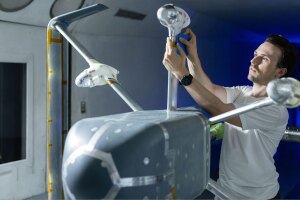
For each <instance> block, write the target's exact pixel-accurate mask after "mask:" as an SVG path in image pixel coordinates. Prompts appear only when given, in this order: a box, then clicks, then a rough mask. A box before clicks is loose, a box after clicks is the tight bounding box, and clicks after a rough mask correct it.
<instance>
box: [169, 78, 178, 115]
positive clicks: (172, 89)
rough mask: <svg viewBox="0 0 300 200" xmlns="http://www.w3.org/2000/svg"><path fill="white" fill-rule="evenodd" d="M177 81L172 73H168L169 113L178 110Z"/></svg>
mask: <svg viewBox="0 0 300 200" xmlns="http://www.w3.org/2000/svg"><path fill="white" fill-rule="evenodd" d="M177 87H178V85H177V79H176V78H175V77H174V76H173V74H172V73H171V72H168V97H167V111H172V110H176V107H177Z"/></svg>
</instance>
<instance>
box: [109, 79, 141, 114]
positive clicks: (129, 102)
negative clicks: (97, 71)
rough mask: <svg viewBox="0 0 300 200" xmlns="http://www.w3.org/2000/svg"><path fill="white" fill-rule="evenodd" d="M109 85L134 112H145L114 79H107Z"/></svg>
mask: <svg viewBox="0 0 300 200" xmlns="http://www.w3.org/2000/svg"><path fill="white" fill-rule="evenodd" d="M105 80H106V81H107V83H108V84H109V85H110V86H111V88H112V89H113V90H114V91H115V92H116V93H117V94H118V95H119V96H120V97H121V98H122V99H123V100H124V101H125V102H126V103H127V105H128V106H129V107H130V108H131V109H132V110H133V111H140V110H143V109H142V107H141V106H139V105H138V104H137V103H136V102H135V101H134V100H133V99H132V98H131V97H130V96H129V95H128V93H127V92H126V91H125V90H124V89H123V88H122V87H121V85H120V84H119V83H118V82H117V81H116V80H112V79H107V78H105Z"/></svg>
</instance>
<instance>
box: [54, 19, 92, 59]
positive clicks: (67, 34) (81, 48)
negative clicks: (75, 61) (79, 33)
mask: <svg viewBox="0 0 300 200" xmlns="http://www.w3.org/2000/svg"><path fill="white" fill-rule="evenodd" d="M54 27H55V28H56V29H57V30H58V31H59V32H60V33H61V34H62V35H63V36H64V38H66V40H68V42H69V43H70V44H71V45H72V46H73V47H74V49H76V51H77V52H78V53H79V54H80V55H81V56H82V57H83V58H84V59H85V61H86V62H87V63H88V64H91V60H92V59H93V60H95V59H94V57H93V56H92V55H91V54H90V53H89V52H88V50H86V48H85V47H84V46H82V45H81V44H80V43H79V42H78V41H77V39H76V38H74V37H73V36H72V35H71V33H70V32H69V31H68V30H67V29H65V28H63V27H62V26H61V24H56V25H54Z"/></svg>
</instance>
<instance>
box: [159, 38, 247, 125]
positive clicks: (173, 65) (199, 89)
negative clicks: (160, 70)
mask: <svg viewBox="0 0 300 200" xmlns="http://www.w3.org/2000/svg"><path fill="white" fill-rule="evenodd" d="M177 49H178V50H179V52H180V56H179V55H177V53H176V48H175V47H173V46H172V45H171V41H170V39H169V38H168V40H167V44H166V52H165V55H164V60H163V64H164V66H165V67H166V68H167V70H168V71H170V72H172V73H173V75H174V76H175V77H176V78H177V79H178V80H181V79H182V77H183V76H186V75H188V74H189V73H190V72H189V71H188V69H187V68H186V67H185V55H184V52H183V50H182V49H181V48H180V47H177ZM206 77H207V76H206ZM185 88H186V90H187V91H188V92H189V94H190V95H191V96H192V97H193V99H194V100H195V101H196V102H197V103H198V104H199V105H200V106H201V107H203V108H204V109H205V110H206V111H207V112H208V113H209V114H211V115H212V116H215V115H219V114H221V113H224V112H227V111H230V110H233V109H235V106H234V105H233V104H226V103H224V102H223V101H222V100H221V99H220V98H218V97H217V96H216V95H214V93H213V92H214V91H210V90H209V88H207V87H205V86H203V84H202V83H201V82H200V81H198V80H197V79H194V80H193V81H192V84H190V85H188V86H185ZM223 91H224V93H225V97H226V91H225V89H224V88H223ZM221 93H222V92H221ZM226 121H227V122H229V123H231V124H233V125H236V126H239V127H241V126H242V124H241V121H240V118H239V117H235V118H231V119H228V120H226Z"/></svg>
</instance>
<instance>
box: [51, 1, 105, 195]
mask: <svg viewBox="0 0 300 200" xmlns="http://www.w3.org/2000/svg"><path fill="white" fill-rule="evenodd" d="M106 8H107V7H106V6H103V5H101V4H98V5H95V6H90V7H88V8H83V9H81V10H78V11H74V12H70V13H69V14H65V15H61V16H58V17H55V18H53V19H52V20H50V22H49V24H48V28H47V65H46V66H47V70H46V71H47V182H48V184H47V187H48V199H63V193H62V177H61V166H62V138H63V133H64V127H65V125H66V124H65V121H66V120H65V119H64V116H67V115H66V114H65V112H66V111H67V109H66V108H64V104H65V102H64V100H66V99H67V98H68V96H66V95H65V94H64V92H63V91H65V89H64V87H65V86H66V83H67V81H66V80H64V77H65V76H64V74H63V63H64V62H63V58H64V54H63V51H64V48H63V47H64V40H63V37H62V35H61V34H60V33H59V32H58V31H56V30H55V27H54V26H53V25H55V26H59V25H62V24H63V25H64V26H68V25H69V23H70V22H73V21H74V20H77V19H80V18H82V17H85V16H88V15H90V14H93V13H96V12H98V11H101V10H103V9H106Z"/></svg>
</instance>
